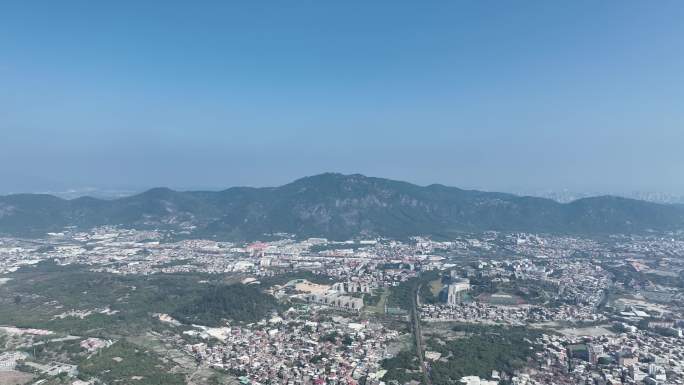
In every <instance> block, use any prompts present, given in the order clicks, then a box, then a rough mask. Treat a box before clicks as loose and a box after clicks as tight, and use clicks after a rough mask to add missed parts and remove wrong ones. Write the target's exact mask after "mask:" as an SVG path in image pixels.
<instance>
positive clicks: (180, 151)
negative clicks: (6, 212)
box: [0, 0, 684, 194]
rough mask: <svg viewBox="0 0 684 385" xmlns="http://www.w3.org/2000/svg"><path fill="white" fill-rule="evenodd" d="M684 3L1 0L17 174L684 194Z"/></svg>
mask: <svg viewBox="0 0 684 385" xmlns="http://www.w3.org/2000/svg"><path fill="white" fill-rule="evenodd" d="M682 20H684V3H683V2H681V1H656V2H651V1H624V0H622V1H515V2H513V1H487V0H478V1H434V2H433V1H424V2H416V1H397V0H395V1H373V2H369V1H353V0H352V1H343V2H324V1H292V2H268V1H265V2H256V1H244V2H241V1H215V2H211V1H200V2H175V1H158V2H155V1H145V2H142V1H113V2H92V1H59V2H57V1H3V2H0V133H1V134H2V140H0V178H1V179H0V180H1V181H2V183H0V192H16V191H44V190H58V189H65V188H71V187H85V186H94V187H101V188H132V189H141V188H146V187H153V186H162V185H163V186H170V187H174V188H182V189H187V188H222V187H228V186H233V185H255V186H263V185H278V184H283V183H286V182H288V181H290V180H292V179H295V178H298V177H301V176H304V175H311V174H316V173H320V172H325V171H337V172H344V173H355V172H359V173H364V174H368V175H373V176H383V177H390V178H395V179H402V180H407V181H411V182H416V183H420V184H429V183H433V182H440V183H443V184H448V185H454V186H461V187H475V188H482V189H489V190H503V191H513V190H514V191H520V190H529V191H532V190H537V189H564V188H567V189H571V190H575V191H611V192H615V191H634V190H640V191H663V192H669V193H675V194H684V178H682V175H683V174H684V173H683V170H684V150H683V149H682V147H684V71H683V70H682V69H684V23H682Z"/></svg>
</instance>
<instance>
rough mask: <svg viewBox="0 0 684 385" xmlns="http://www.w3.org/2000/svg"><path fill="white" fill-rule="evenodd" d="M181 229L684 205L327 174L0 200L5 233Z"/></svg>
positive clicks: (525, 219) (354, 229)
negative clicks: (277, 182) (216, 187)
mask: <svg viewBox="0 0 684 385" xmlns="http://www.w3.org/2000/svg"><path fill="white" fill-rule="evenodd" d="M96 225H122V226H125V227H132V228H172V229H184V230H185V231H187V232H188V234H189V236H192V237H216V238H219V239H233V240H251V239H257V238H263V235H264V234H266V233H278V232H286V233H291V234H296V235H298V236H302V237H310V236H319V237H327V238H330V239H348V238H352V237H355V236H375V235H379V236H388V237H405V236H411V235H433V236H445V237H446V236H449V235H451V234H454V233H457V232H462V231H483V230H499V231H530V232H547V233H570V234H594V233H595V234H608V233H642V232H646V231H650V230H653V231H670V230H679V229H684V206H682V205H663V204H656V203H649V202H644V201H639V200H633V199H626V198H618V197H612V196H602V197H593V198H584V199H579V200H576V201H573V202H570V203H566V204H562V203H558V202H555V201H553V200H550V199H544V198H534V197H521V196H516V195H512V194H503V193H491V192H481V191H473V190H462V189H459V188H455V187H447V186H443V185H437V184H435V185H430V186H417V185H413V184H410V183H406V182H399V181H394V180H388V179H382V178H371V177H365V176H363V175H358V174H356V175H342V174H332V173H328V174H321V175H316V176H311V177H306V178H302V179H299V180H296V181H294V182H292V183H289V184H286V185H284V186H280V187H268V188H248V187H234V188H230V189H227V190H224V191H216V192H209V191H188V192H179V191H173V190H169V189H166V188H155V189H152V190H149V191H146V192H144V193H142V194H138V195H134V196H130V197H126V198H119V199H113V200H101V199H95V198H87V197H86V198H77V199H73V200H65V199H60V198H56V197H54V196H50V195H33V194H18V195H8V196H1V197H0V233H4V234H8V235H21V236H39V235H43V234H45V233H46V232H50V231H60V230H62V229H63V228H64V227H65V226H76V227H79V228H90V227H92V226H96Z"/></svg>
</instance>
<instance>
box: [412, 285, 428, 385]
mask: <svg viewBox="0 0 684 385" xmlns="http://www.w3.org/2000/svg"><path fill="white" fill-rule="evenodd" d="M422 286H423V284H420V285H418V287H417V288H416V293H415V295H413V296H412V297H413V301H412V302H413V306H412V309H411V325H412V326H413V328H412V329H413V335H414V338H415V339H416V354H417V355H418V364H419V365H420V370H421V372H423V382H424V383H425V384H426V385H432V380H431V379H430V373H429V371H428V368H427V365H425V352H424V347H423V333H422V332H421V330H420V315H419V313H418V296H419V294H420V288H421V287H422Z"/></svg>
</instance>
